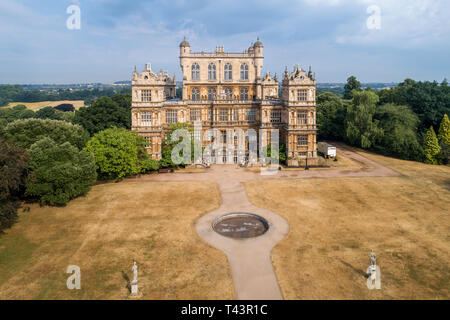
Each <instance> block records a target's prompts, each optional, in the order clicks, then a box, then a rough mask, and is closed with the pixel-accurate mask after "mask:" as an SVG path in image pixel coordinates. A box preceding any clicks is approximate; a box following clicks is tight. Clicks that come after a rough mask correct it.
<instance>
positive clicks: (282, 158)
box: [263, 143, 286, 163]
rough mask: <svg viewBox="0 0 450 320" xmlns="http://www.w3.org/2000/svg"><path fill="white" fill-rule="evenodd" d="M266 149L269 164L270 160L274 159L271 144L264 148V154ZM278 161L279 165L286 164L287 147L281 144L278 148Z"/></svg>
mask: <svg viewBox="0 0 450 320" xmlns="http://www.w3.org/2000/svg"><path fill="white" fill-rule="evenodd" d="M264 149H266V154H267V158H268V160H267V161H266V162H267V163H268V162H269V160H270V158H272V145H271V144H269V145H268V146H267V147H264V148H263V152H264ZM278 161H279V163H285V162H286V145H285V144H284V143H281V144H280V145H279V146H278Z"/></svg>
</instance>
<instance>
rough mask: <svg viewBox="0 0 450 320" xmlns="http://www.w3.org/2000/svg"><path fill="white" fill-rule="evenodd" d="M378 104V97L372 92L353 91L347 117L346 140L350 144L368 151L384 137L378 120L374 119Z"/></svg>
mask: <svg viewBox="0 0 450 320" xmlns="http://www.w3.org/2000/svg"><path fill="white" fill-rule="evenodd" d="M377 102H378V96H377V95H376V94H375V93H374V92H372V91H370V90H366V91H360V92H357V91H353V101H352V104H351V105H349V106H348V107H347V116H346V140H347V141H348V142H349V143H350V144H352V145H355V146H358V147H362V148H366V149H368V148H371V147H372V146H373V145H375V143H376V142H377V141H378V140H379V139H380V138H381V137H382V136H383V129H381V128H380V127H379V124H378V120H375V119H373V116H374V114H375V108H376V103H377Z"/></svg>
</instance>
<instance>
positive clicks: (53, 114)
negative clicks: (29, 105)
mask: <svg viewBox="0 0 450 320" xmlns="http://www.w3.org/2000/svg"><path fill="white" fill-rule="evenodd" d="M35 117H36V118H38V119H53V120H61V116H60V114H59V112H58V110H56V109H55V108H53V107H44V108H41V109H39V110H38V111H36V116H35Z"/></svg>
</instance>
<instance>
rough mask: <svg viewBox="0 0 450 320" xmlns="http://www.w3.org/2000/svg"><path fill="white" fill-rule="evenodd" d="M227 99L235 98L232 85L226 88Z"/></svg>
mask: <svg viewBox="0 0 450 320" xmlns="http://www.w3.org/2000/svg"><path fill="white" fill-rule="evenodd" d="M225 99H226V100H233V91H232V90H231V88H230V87H226V88H225Z"/></svg>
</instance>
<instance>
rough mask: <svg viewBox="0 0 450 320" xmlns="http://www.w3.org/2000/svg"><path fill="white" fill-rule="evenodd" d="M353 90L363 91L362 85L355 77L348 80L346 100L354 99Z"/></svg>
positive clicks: (345, 89) (345, 91) (345, 93)
mask: <svg viewBox="0 0 450 320" xmlns="http://www.w3.org/2000/svg"><path fill="white" fill-rule="evenodd" d="M353 90H356V91H360V90H361V83H360V82H359V81H358V80H357V79H356V77H355V76H351V77H349V78H348V79H347V84H346V85H345V86H344V99H347V100H350V99H352V98H353Z"/></svg>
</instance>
